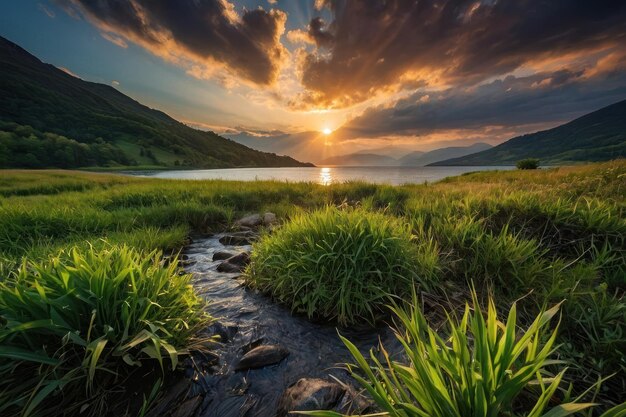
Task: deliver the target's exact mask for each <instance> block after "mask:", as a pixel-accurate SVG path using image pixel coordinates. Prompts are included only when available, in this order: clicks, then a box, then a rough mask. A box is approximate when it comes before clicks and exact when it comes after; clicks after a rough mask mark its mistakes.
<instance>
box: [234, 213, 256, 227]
mask: <svg viewBox="0 0 626 417" xmlns="http://www.w3.org/2000/svg"><path fill="white" fill-rule="evenodd" d="M261 224H263V218H261V215H260V214H251V215H249V216H246V217H242V218H241V219H239V220H237V221H236V222H235V226H243V227H257V226H260V225H261Z"/></svg>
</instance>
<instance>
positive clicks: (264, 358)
mask: <svg viewBox="0 0 626 417" xmlns="http://www.w3.org/2000/svg"><path fill="white" fill-rule="evenodd" d="M288 355H289V351H288V350H287V349H285V348H284V347H282V346H279V345H262V346H258V347H255V348H254V349H252V350H251V351H249V352H248V353H246V354H245V355H243V357H242V358H241V359H240V360H239V362H238V363H237V365H235V371H246V370H248V369H258V368H263V367H265V366H269V365H275V364H277V363H279V362H280V361H282V360H283V359H285V358H286V357H287V356H288Z"/></svg>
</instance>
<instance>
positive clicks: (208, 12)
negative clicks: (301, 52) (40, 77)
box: [57, 0, 286, 85]
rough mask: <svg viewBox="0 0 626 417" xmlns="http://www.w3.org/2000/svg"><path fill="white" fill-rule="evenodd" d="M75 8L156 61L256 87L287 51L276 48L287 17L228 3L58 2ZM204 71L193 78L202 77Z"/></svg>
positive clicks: (274, 72) (271, 75)
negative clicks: (220, 72) (186, 64)
mask: <svg viewBox="0 0 626 417" xmlns="http://www.w3.org/2000/svg"><path fill="white" fill-rule="evenodd" d="M57 2H58V3H63V5H64V6H65V7H66V8H67V6H68V5H70V4H71V5H74V6H75V7H77V8H78V9H79V10H80V11H81V12H82V13H83V14H84V15H86V16H87V17H88V18H89V19H90V20H91V21H93V22H94V23H95V24H96V25H97V26H98V27H99V28H100V29H101V30H103V31H104V32H110V33H113V34H115V35H118V36H123V37H125V38H127V39H129V40H131V41H133V42H136V43H138V44H140V45H141V46H143V47H146V48H147V49H149V50H151V51H152V52H154V53H155V54H157V55H159V56H163V57H166V58H168V59H174V60H176V59H184V60H187V61H190V63H191V64H192V65H193V64H198V65H200V66H205V67H208V68H209V69H211V68H212V67H214V66H216V65H217V66H220V65H223V66H225V67H226V68H227V69H228V70H229V72H230V73H231V74H234V75H236V76H238V77H241V78H243V79H246V80H249V81H251V82H253V83H256V84H261V85H268V84H272V83H273V82H274V81H275V80H276V78H277V76H278V72H279V68H280V65H281V62H282V61H283V60H284V59H285V57H286V50H285V49H284V48H283V46H282V44H281V43H280V36H281V35H282V33H283V31H284V25H285V21H286V15H285V14H284V13H283V12H281V11H278V10H271V11H265V10H263V9H261V8H257V9H253V10H244V11H243V13H242V14H241V15H238V14H237V13H236V12H235V9H234V6H233V5H232V4H231V3H229V2H228V1H227V0H177V1H170V0H107V1H104V0H64V1H61V0H57ZM202 71H203V68H201V69H199V70H197V71H196V72H202Z"/></svg>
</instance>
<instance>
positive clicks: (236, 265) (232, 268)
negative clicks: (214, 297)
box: [217, 252, 250, 272]
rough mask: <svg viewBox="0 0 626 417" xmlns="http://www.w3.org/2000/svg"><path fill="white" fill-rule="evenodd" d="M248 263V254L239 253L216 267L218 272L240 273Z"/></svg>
mask: <svg viewBox="0 0 626 417" xmlns="http://www.w3.org/2000/svg"><path fill="white" fill-rule="evenodd" d="M249 263H250V254H249V253H248V252H241V253H239V254H237V255H234V256H231V257H230V258H228V259H227V260H226V261H224V262H222V263H221V264H219V265H218V266H217V271H218V272H241V271H243V270H244V268H245V267H246V265H248V264H249Z"/></svg>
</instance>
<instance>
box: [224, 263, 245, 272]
mask: <svg viewBox="0 0 626 417" xmlns="http://www.w3.org/2000/svg"><path fill="white" fill-rule="evenodd" d="M244 268H245V265H236V264H232V263H230V262H229V261H225V262H222V263H221V264H219V265H218V266H217V271H218V272H227V273H236V272H241V271H243V269H244Z"/></svg>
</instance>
